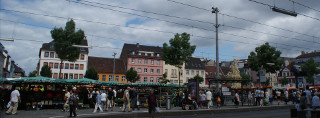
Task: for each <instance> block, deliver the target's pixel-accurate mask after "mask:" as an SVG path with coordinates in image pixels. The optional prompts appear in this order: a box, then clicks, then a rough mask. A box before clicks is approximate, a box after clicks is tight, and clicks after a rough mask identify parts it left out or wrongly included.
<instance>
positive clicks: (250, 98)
mask: <svg viewBox="0 0 320 118" xmlns="http://www.w3.org/2000/svg"><path fill="white" fill-rule="evenodd" d="M252 98H253V97H252V93H251V91H249V92H248V106H250V105H252Z"/></svg>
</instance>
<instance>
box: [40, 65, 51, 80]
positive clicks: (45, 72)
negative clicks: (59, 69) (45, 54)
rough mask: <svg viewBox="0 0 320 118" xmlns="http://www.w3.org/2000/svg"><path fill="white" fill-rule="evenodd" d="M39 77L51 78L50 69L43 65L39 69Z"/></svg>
mask: <svg viewBox="0 0 320 118" xmlns="http://www.w3.org/2000/svg"><path fill="white" fill-rule="evenodd" d="M40 75H41V76H43V77H50V78H51V77H52V71H51V68H50V67H49V66H48V65H44V66H42V68H41V71H40Z"/></svg>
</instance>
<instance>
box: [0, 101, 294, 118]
mask: <svg viewBox="0 0 320 118" xmlns="http://www.w3.org/2000/svg"><path fill="white" fill-rule="evenodd" d="M290 108H293V105H292V104H290V105H284V104H281V105H268V106H263V107H259V106H243V107H242V106H239V107H235V106H224V107H222V108H221V109H217V107H212V109H198V110H182V109H181V107H174V108H172V109H171V110H166V109H165V108H161V109H160V113H159V114H157V115H156V116H157V117H159V116H177V115H194V114H206V113H229V112H230V113H233V112H245V111H257V110H274V109H290ZM77 114H78V117H108V118H111V117H116V118H119V117H123V118H124V117H148V115H149V114H148V110H147V108H141V109H140V110H136V111H133V112H121V111H120V107H116V108H115V110H114V111H110V110H109V111H104V112H99V111H98V112H97V113H93V109H92V108H90V109H79V110H77ZM288 115H290V114H288ZM68 116H69V112H62V111H61V110H59V109H44V110H32V111H25V110H19V111H18V114H17V115H6V114H5V111H1V113H0V118H48V117H50V118H66V117H68Z"/></svg>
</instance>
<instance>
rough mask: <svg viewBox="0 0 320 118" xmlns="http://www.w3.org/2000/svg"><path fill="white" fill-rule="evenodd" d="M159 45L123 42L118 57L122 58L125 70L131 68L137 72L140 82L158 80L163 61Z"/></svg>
mask: <svg viewBox="0 0 320 118" xmlns="http://www.w3.org/2000/svg"><path fill="white" fill-rule="evenodd" d="M161 54H162V51H161V47H158V46H157V47H156V46H144V45H139V43H137V44H126V43H125V44H124V45H123V48H122V52H121V55H120V59H122V60H124V62H125V63H126V66H127V70H129V69H130V68H133V69H134V70H136V71H137V72H138V75H139V76H140V80H139V81H137V82H138V83H141V82H152V83H157V82H159V78H160V77H162V74H163V72H162V68H163V61H162V58H161Z"/></svg>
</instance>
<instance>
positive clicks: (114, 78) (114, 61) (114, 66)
mask: <svg viewBox="0 0 320 118" xmlns="http://www.w3.org/2000/svg"><path fill="white" fill-rule="evenodd" d="M116 55H117V53H115V52H113V55H112V56H113V81H115V80H116V77H115V76H114V73H115V70H116Z"/></svg>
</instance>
